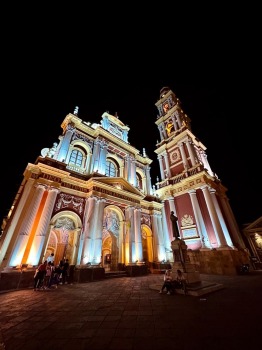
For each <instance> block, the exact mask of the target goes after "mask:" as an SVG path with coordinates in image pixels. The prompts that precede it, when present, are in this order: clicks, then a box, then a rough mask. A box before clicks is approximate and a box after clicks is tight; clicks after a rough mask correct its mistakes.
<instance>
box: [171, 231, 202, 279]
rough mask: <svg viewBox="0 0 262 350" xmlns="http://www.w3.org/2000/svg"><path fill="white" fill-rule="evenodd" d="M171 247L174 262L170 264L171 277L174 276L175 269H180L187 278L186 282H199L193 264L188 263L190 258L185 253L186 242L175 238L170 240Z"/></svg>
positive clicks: (175, 273) (197, 272) (198, 275)
mask: <svg viewBox="0 0 262 350" xmlns="http://www.w3.org/2000/svg"><path fill="white" fill-rule="evenodd" d="M171 248H172V251H173V257H174V263H173V266H172V272H171V273H172V277H173V278H176V275H177V270H181V271H182V272H183V274H184V276H185V278H186V280H187V283H188V284H190V283H197V282H200V281H201V280H200V274H199V271H196V270H195V268H194V265H192V264H191V263H190V259H189V257H188V255H187V245H186V243H185V242H184V241H183V240H181V239H179V238H176V239H175V240H174V241H172V242H171Z"/></svg>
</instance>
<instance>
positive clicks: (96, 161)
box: [91, 140, 100, 172]
mask: <svg viewBox="0 0 262 350" xmlns="http://www.w3.org/2000/svg"><path fill="white" fill-rule="evenodd" d="M99 156H100V140H95V141H94V147H93V157H92V167H91V172H96V171H98V170H99V168H98V167H99Z"/></svg>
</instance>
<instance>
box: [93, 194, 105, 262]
mask: <svg viewBox="0 0 262 350" xmlns="http://www.w3.org/2000/svg"><path fill="white" fill-rule="evenodd" d="M105 205H106V200H105V199H104V198H102V199H99V201H98V211H97V220H96V226H95V229H94V231H93V247H94V248H93V259H92V264H99V263H100V262H101V256H102V233H103V218H104V208H105Z"/></svg>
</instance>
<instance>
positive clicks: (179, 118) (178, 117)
mask: <svg viewBox="0 0 262 350" xmlns="http://www.w3.org/2000/svg"><path fill="white" fill-rule="evenodd" d="M175 116H176V120H177V123H178V125H179V128H181V126H182V121H181V117H180V114H179V112H178V111H175Z"/></svg>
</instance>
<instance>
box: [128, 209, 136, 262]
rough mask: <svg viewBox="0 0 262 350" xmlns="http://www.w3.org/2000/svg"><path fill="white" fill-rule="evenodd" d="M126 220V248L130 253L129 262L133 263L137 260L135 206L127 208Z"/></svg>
mask: <svg viewBox="0 0 262 350" xmlns="http://www.w3.org/2000/svg"><path fill="white" fill-rule="evenodd" d="M126 222H127V228H128V232H127V234H126V250H127V252H128V254H127V256H126V258H127V262H128V263H129V264H132V263H135V262H136V246H135V223H134V207H128V208H127V209H126Z"/></svg>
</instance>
